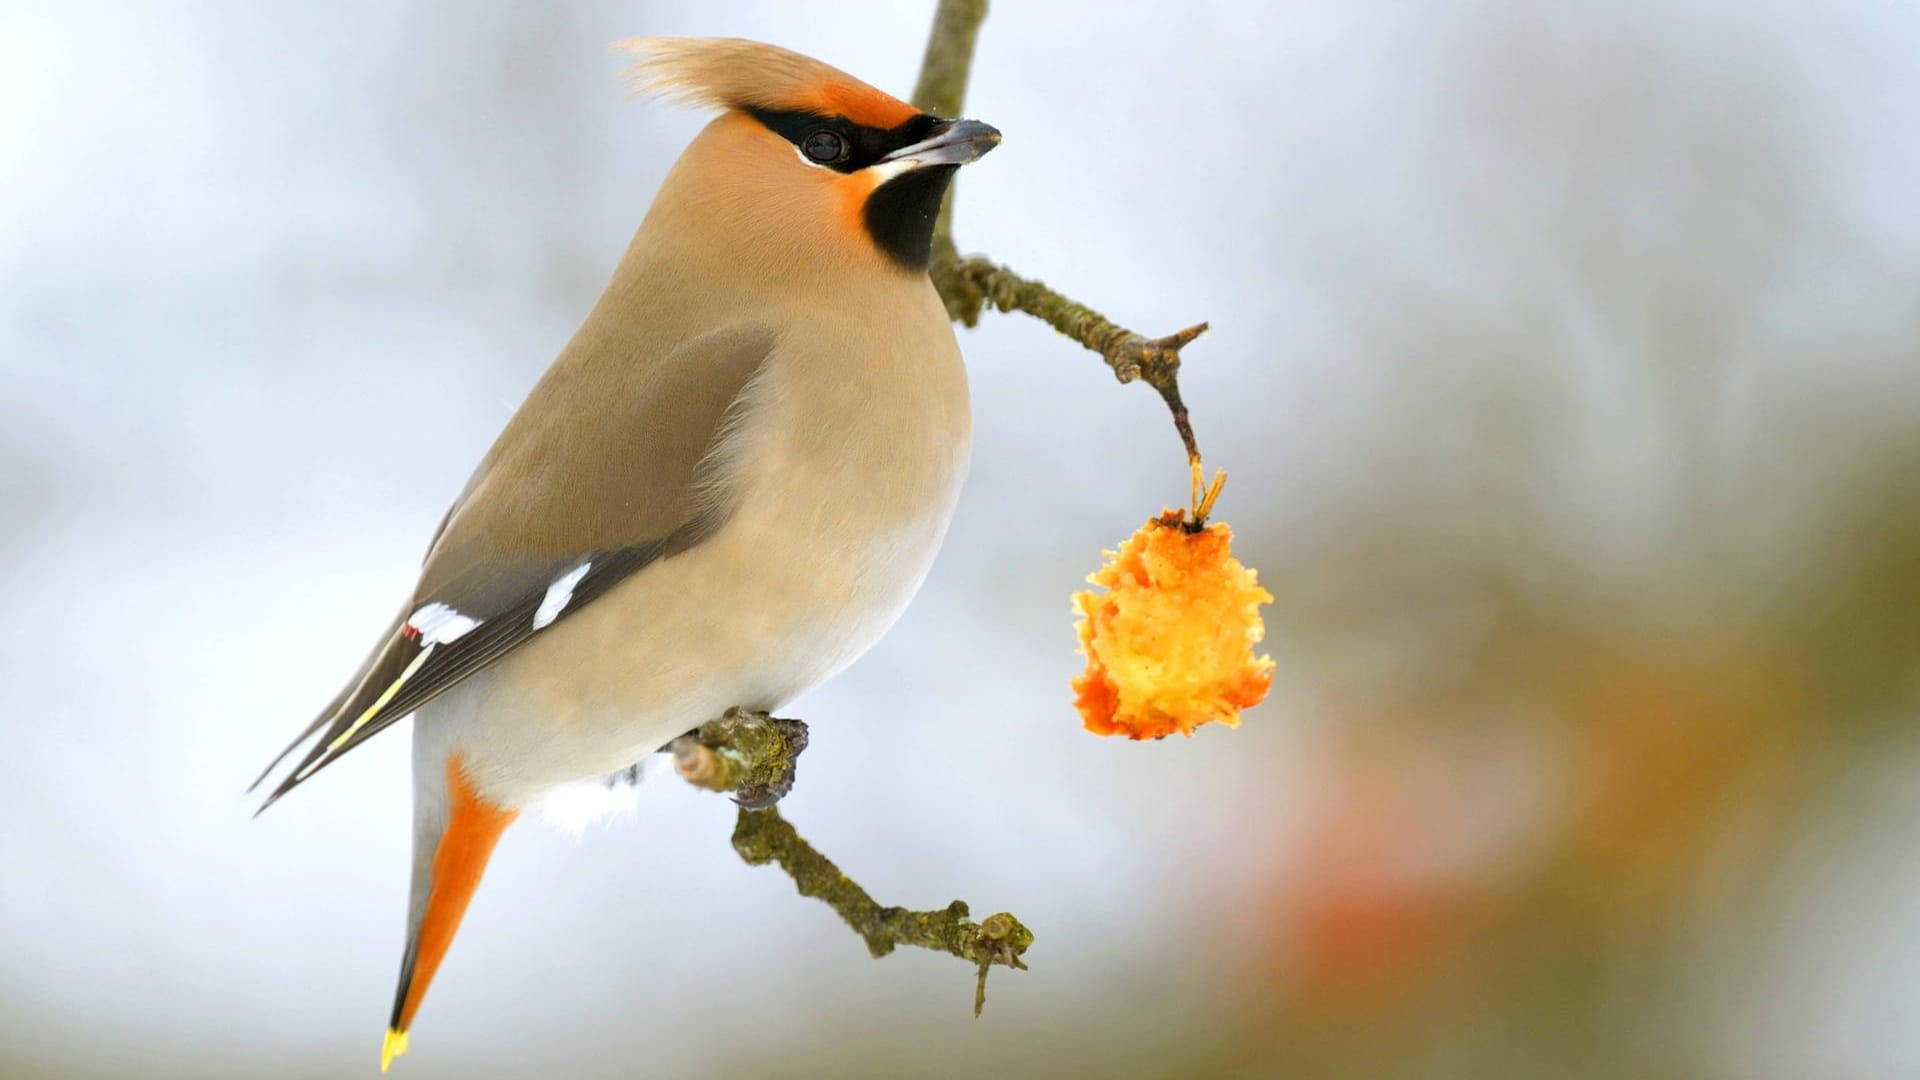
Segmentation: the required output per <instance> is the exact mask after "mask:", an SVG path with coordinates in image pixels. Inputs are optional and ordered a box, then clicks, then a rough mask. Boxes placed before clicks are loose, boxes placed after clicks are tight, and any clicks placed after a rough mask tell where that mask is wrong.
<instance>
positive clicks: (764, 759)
mask: <svg viewBox="0 0 1920 1080" xmlns="http://www.w3.org/2000/svg"><path fill="white" fill-rule="evenodd" d="M806 747H807V725H806V724H804V723H802V722H801V721H798V720H786V719H781V718H778V717H773V716H769V715H767V714H766V713H762V712H749V711H746V710H743V709H737V708H736V709H728V710H727V713H726V715H725V716H723V717H721V718H720V719H718V720H713V721H710V722H708V723H706V724H703V725H701V726H700V728H699V729H698V730H697V731H693V732H689V733H688V734H686V735H682V736H681V737H680V738H678V739H675V740H674V741H673V742H672V743H669V744H668V746H667V749H668V751H669V752H670V753H672V754H673V758H674V765H675V767H676V768H677V769H678V770H679V772H680V775H681V777H682V778H684V779H685V780H686V781H687V782H688V783H690V784H693V785H695V786H697V787H702V788H705V789H707V790H709V791H721V792H731V793H733V794H734V797H735V801H736V802H738V803H739V804H740V810H739V816H738V818H737V819H736V820H735V822H734V826H733V850H734V851H736V852H738V853H739V855H740V857H741V858H742V859H744V860H746V862H747V865H749V866H765V865H767V864H768V863H773V864H776V865H778V866H779V867H780V869H782V870H784V871H786V874H787V876H788V877H790V878H792V879H793V883H794V886H795V887H796V888H798V889H799V890H800V895H802V896H811V897H814V898H816V899H819V900H823V901H825V902H826V904H827V906H828V907H831V908H832V909H833V910H834V913H835V914H837V915H839V916H840V918H841V919H842V920H843V921H844V922H845V923H846V924H847V925H848V926H850V927H852V928H853V932H854V933H856V934H859V935H860V938H861V940H863V941H865V942H866V943H867V951H868V952H869V953H872V954H873V955H874V957H876V958H878V957H882V956H885V955H887V954H888V953H890V952H892V951H893V950H894V949H895V948H896V947H898V946H901V945H912V946H914V947H916V948H922V949H931V950H933V951H935V952H944V953H947V954H949V955H952V956H957V957H959V958H960V959H962V960H965V961H967V962H968V963H970V964H973V965H975V966H976V967H977V968H978V969H979V975H978V978H977V979H976V981H975V983H974V998H973V1014H974V1015H975V1016H978V1015H980V1009H981V1007H982V1006H983V1005H984V1004H985V1003H986V996H987V971H988V970H989V969H990V968H992V967H993V965H995V964H1000V965H1002V966H1005V967H1011V968H1018V969H1020V970H1025V969H1026V966H1027V965H1026V963H1025V962H1024V961H1023V960H1022V959H1021V956H1022V954H1024V953H1025V952H1026V951H1027V947H1028V946H1030V945H1032V944H1033V932H1032V931H1030V930H1028V929H1027V928H1026V926H1025V925H1024V924H1023V923H1021V922H1020V920H1019V919H1017V918H1015V917H1014V916H1013V915H1012V914H1011V913H1009V912H1004V911H1003V912H1000V913H999V914H996V915H989V916H987V917H986V918H985V919H983V920H981V921H980V922H977V923H976V922H974V921H973V920H972V919H971V918H970V917H969V914H970V912H969V909H968V907H967V904H966V902H965V901H962V900H955V901H954V902H953V903H951V904H948V905H947V906H946V907H944V908H939V909H936V910H932V911H912V910H909V909H907V908H901V907H883V906H881V905H880V904H879V903H877V902H875V900H874V899H873V897H872V896H871V895H870V894H869V893H868V892H867V891H866V890H865V889H863V888H861V887H860V885H859V883H858V882H856V881H854V880H853V879H852V878H849V877H848V876H847V875H846V874H844V873H842V872H841V870H840V868H839V867H838V866H836V865H834V863H833V860H831V859H829V858H827V857H826V856H825V855H822V854H820V852H819V851H817V850H816V849H815V848H814V847H813V845H812V844H809V843H807V842H806V840H804V839H802V838H801V836H800V834H799V833H798V832H797V831H795V829H794V827H793V826H792V824H790V823H789V822H788V821H787V819H786V818H784V817H782V816H781V815H780V811H779V810H777V809H775V808H774V806H773V804H774V803H776V802H778V801H779V800H780V799H781V798H782V797H783V796H785V795H786V794H787V792H788V791H789V790H791V789H792V787H793V775H794V763H795V759H797V758H798V757H799V756H800V753H801V751H803V750H805V749H806Z"/></svg>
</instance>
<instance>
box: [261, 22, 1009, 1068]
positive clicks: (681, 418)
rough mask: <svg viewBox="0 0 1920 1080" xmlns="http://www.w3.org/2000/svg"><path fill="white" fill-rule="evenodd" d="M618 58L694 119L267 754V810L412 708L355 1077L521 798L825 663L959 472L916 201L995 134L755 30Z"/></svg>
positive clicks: (944, 336) (910, 577)
mask: <svg viewBox="0 0 1920 1080" xmlns="http://www.w3.org/2000/svg"><path fill="white" fill-rule="evenodd" d="M624 47H625V48H627V49H629V50H631V51H633V52H635V53H637V54H639V56H640V60H639V62H638V63H637V64H636V65H635V67H634V69H633V70H634V74H635V76H636V78H637V80H638V81H639V82H640V84H641V85H642V86H643V87H644V88H646V89H648V90H651V91H654V92H658V93H663V94H666V95H669V96H672V97H675V98H678V99H680V100H682V101H684V102H687V103H690V104H694V105H697V106H703V107H708V108H712V109H717V110H719V111H720V116H719V117H718V118H717V119H715V120H714V121H713V122H712V123H710V124H708V125H707V127H706V128H705V129H704V130H703V131H702V132H701V133H700V134H699V136H698V137H696V138H695V139H694V141H693V143H692V145H690V146H688V147H687V150H686V152H685V153H683V154H682V155H681V156H680V160H679V161H678V162H676V163H675V164H674V166H673V169H672V171H671V172H670V173H669V174H668V175H667V178H666V181H665V182H664V183H663V184H662V185H661V187H660V191H659V194H658V195H656V196H655V197H654V201H653V207H652V209H650V210H649V211H648V212H647V216H646V219H645V220H644V221H643V222H642V223H641V225H640V229H639V231H638V232H637V233H636V234H635V235H634V238H633V242H632V243H631V244H630V245H629V246H628V248H627V251H626V254H625V256H624V257H623V258H622V259H621V260H620V265H619V266H618V268H616V269H615V270H614V274H613V281H612V283H611V284H609V285H608V286H607V289H606V292H605V293H604V294H602V296H601V297H600V300H599V302H598V303H597V304H595V305H594V308H593V310H592V312H591V313H589V314H588V316H587V319H586V322H585V324H584V325H582V326H581V328H580V330H579V332H578V333H577V334H575V335H574V337H573V340H572V341H571V342H569V343H568V344H567V347H566V348H565V349H564V350H562V351H561V353H560V356H559V358H558V359H557V360H555V361H554V363H553V366H552V367H551V368H550V369H549V370H548V371H547V373H546V375H545V376H544V377H543V378H542V379H541V380H540V382H539V384H538V385H537V386H535V387H534V389H533V392H532V393H531V394H529V395H528V397H527V400H526V402H525V403H524V404H522V405H521V406H520V409H519V411H518V412H516V413H515V414H514V416H513V419H512V420H511V421H509V422H508V424H507V427H506V430H505V431H503V432H502V433H501V435H500V437H499V439H498V441H496V442H495V443H494V444H493V448H492V449H491V450H489V451H488V452H487V455H486V457H485V458H483V459H482V460H481V462H480V466H479V468H478V469H476V470H475V471H474V474H473V477H472V479H471V480H469V481H468V483H467V486H466V489H465V490H464V491H462V492H461V493H460V495H459V497H458V498H456V499H455V500H454V502H453V506H452V508H451V509H450V510H449V511H448V512H447V516H446V518H445V520H444V521H442V523H441V525H440V529H439V532H438V533H437V534H436V535H435V536H434V538H433V541H432V543H431V545H430V546H429V548H428V551H427V556H426V562H425V566H424V568H423V570H422V572H421V575H420V583H419V585H418V586H417V587H416V588H415V589H414V591H413V594H412V596H410V597H409V598H408V600H407V602H406V604H405V606H403V607H402V608H401V609H400V613H399V615H398V616H397V617H396V618H395V619H394V621H393V625H392V626H390V627H389V628H388V629H387V631H386V633H385V634H384V635H382V637H381V638H380V641H379V644H378V645H376V646H375V648H374V650H373V653H372V655H370V656H369V657H368V658H367V660H366V661H365V662H364V663H363V664H361V666H360V670H359V671H357V672H356V673H355V674H354V675H353V677H352V678H351V679H350V680H349V681H348V682H347V685H346V688H345V689H343V690H342V691H341V692H340V694H339V696H338V697H336V698H335V699H334V700H333V701H332V703H330V704H329V705H328V706H327V707H326V708H325V709H324V710H322V711H321V713H320V715H319V717H318V718H316V719H315V720H314V721H313V723H312V724H310V725H309V726H308V727H307V730H306V731H304V732H302V733H301V735H300V737H299V738H298V739H296V740H294V743H293V744H292V745H291V746H289V747H287V749H286V750H284V751H282V752H281V755H280V757H279V758H276V759H275V760H274V762H273V764H272V765H269V766H268V769H267V772H268V773H271V772H272V771H273V769H274V768H275V767H277V766H278V765H279V764H280V762H281V761H282V760H284V759H285V758H286V757H287V756H288V754H290V753H291V752H292V751H293V750H294V749H296V748H298V747H299V746H301V745H302V744H303V743H305V741H306V740H307V739H309V738H312V737H313V736H315V735H316V734H317V735H318V740H317V741H316V742H314V743H313V745H312V746H311V747H310V748H309V749H308V750H307V752H306V754H305V756H304V757H302V758H300V759H299V764H298V765H296V766H295V767H294V768H293V770H292V772H290V773H288V774H287V775H286V776H285V778H284V779H282V780H281V782H280V784H279V786H278V787H276V788H275V789H274V790H273V794H272V796H271V797H270V798H268V800H267V804H266V805H272V803H273V802H274V801H275V800H277V799H279V798H280V797H281V796H282V795H285V794H286V793H287V792H288V791H291V790H292V789H293V788H294V787H296V786H298V785H299V784H300V783H301V782H303V781H305V780H307V779H308V778H309V777H311V776H313V775H314V774H315V773H316V772H318V771H319V770H321V769H323V768H325V767H326V766H327V765H328V764H330V763H331V762H333V761H335V760H337V759H338V758H339V757H340V755H342V754H345V753H346V752H348V751H349V750H352V749H353V748H354V747H356V746H358V745H360V744H361V743H362V742H365V741H366V740H367V739H368V738H370V737H371V736H373V735H374V734H375V733H376V732H379V731H380V730H382V729H383V728H386V727H387V726H389V725H390V724H392V723H393V722H394V721H396V720H399V719H400V718H401V717H403V716H406V715H408V714H409V713H412V714H414V715H415V717H416V719H415V722H414V729H413V773H414V788H413V792H414V794H413V799H414V830H413V849H414V854H413V890H412V903H411V905H410V907H409V910H408V913H407V943H406V952H405V953H404V955H403V958H402V961H401V965H400V983H399V988H398V991H397V992H396V994H395V995H394V1003H393V1016H392V1021H391V1024H390V1026H389V1031H388V1034H387V1041H386V1044H385V1047H384V1049H383V1051H382V1055H381V1068H382V1070H384V1069H385V1068H386V1066H387V1064H388V1063H389V1062H390V1061H391V1059H392V1057H393V1056H395V1055H397V1054H400V1053H404V1052H405V1049H406V1039H407V1031H408V1029H409V1028H410V1027H411V1026H412V1025H413V1021H414V1017H415V1015H416V1013H417V1012H418V1011H419V1008H420V1001H421V999H422V998H423V997H424V996H425V994H426V991H427V987H428V985H429V984H430V983H431V982H432V980H433V975H434V971H435V969H437V968H438V967H439V965H440V961H441V959H442V958H443V957H444V956H445V954H446V951H447V946H448V944H449V943H450V942H451V941H452V939H453V935H454V932H455V930H456V929H457V928H458V926H459V924H460V919H461V916H462V915H463V914H464V913H465V911H466V907H467V903H468V901H469V900H470V899H471V898H472V896H473V893H474V889H475V888H476V887H477V886H478V884H479V881H480V876H481V873H482V872H483V870H484V869H485V866H486V863H487V859H488V856H489V855H490V854H491V853H492V850H493V847H494V844H495V842H496V841H497V840H498V839H499V837H500V835H501V833H502V832H503V831H504V830H505V829H506V827H507V826H508V825H509V824H511V823H512V822H513V820H514V819H515V817H516V816H517V815H518V814H519V812H520V811H521V810H522V809H523V808H525V807H527V806H528V805H530V804H532V803H534V802H536V801H538V800H539V799H540V798H541V797H542V795H543V794H545V793H547V792H548V791H550V790H552V789H554V788H555V787H556V786H557V785H562V784H566V783H568V782H571V781H579V780H582V779H587V778H595V777H604V776H608V775H610V774H614V773H617V772H620V771H622V770H624V769H626V768H627V767H629V766H631V765H632V764H634V763H635V762H636V761H639V760H640V759H641V758H643V757H645V756H646V755H648V754H650V753H652V752H653V751H655V750H657V749H659V748H660V747H661V746H662V745H663V744H664V743H665V742H667V741H668V740H670V739H671V738H673V737H674V736H676V735H679V734H680V733H682V732H685V731H687V730H689V729H691V728H694V727H696V726H698V725H699V724H701V723H702V722H704V721H706V720H710V719H713V718H714V717H717V716H719V715H720V714H721V713H722V712H724V711H725V710H726V709H727V708H728V707H730V706H736V705H737V706H742V707H744V708H748V709H762V710H771V709H774V708H777V707H779V706H780V705H782V704H783V703H785V702H787V701H789V700H791V699H792V698H794V697H796V696H797V695H799V694H801V693H803V692H804V691H806V690H807V689H809V688H810V687H813V686H815V685H817V684H818V683H820V682H821V681H822V680H824V679H826V678H828V677H829V676H831V675H833V674H834V673H836V672H838V671H840V670H841V669H842V668H844V667H846V666H847V665H848V664H849V663H851V662H853V660H854V659H855V658H857V657H858V656H860V654H862V653H863V652H865V651H866V650H867V649H868V648H869V647H871V646H872V645H873V644H874V642H875V641H876V640H878V639H879V637H880V635H881V634H882V633H884V632H885V631H886V630H887V628H888V627H889V626H891V625H892V623H893V622H894V620H895V619H896V618H898V617H899V615H900V613H901V611H902V610H903V609H904V608H905V607H906V605H907V602H908V600H909V599H910V598H911V597H912V596H913V594H914V591H915V590H916V589H918V588H919V585H920V582H921V580H922V579H923V578H924V577H925V576H926V573H927V570H928V568H929V566H930V565H931V563H932V561H933V556H934V552H935V550H936V549H937V548H938V547H939V546H940V540H941V537H942V536H943V535H944V534H945V532H946V528H947V521H948V519H949V517H950V516H951V515H952V514H953V509H954V503H955V500H956V498H957V497H958V493H959V490H960V483H961V480H962V478H963V477H964V476H965V474H966V471H967V454H968V445H969V435H970V417H969V411H968V404H967V381H966V373H965V371H964V369H963V367H962V365H961V361H960V350H959V347H958V345H957V343H956V342H955V340H954V335H953V329H952V326H951V323H950V322H949V321H948V317H947V313H946V310H945V308H944V307H943V306H942V305H941V302H940V297H939V296H938V295H937V294H936V293H935V291H934V288H933V285H932V283H931V282H930V281H929V280H928V278H927V274H926V269H927V261H928V257H929V245H930V242H931V238H932V234H933V223H934V217H935V214H936V213H937V211H938V209H939V205H940V199H941V196H942V195H943V194H944V193H945V192H946V190H947V186H948V183H949V181H951V179H952V177H953V174H954V172H955V170H956V169H958V167H959V166H961V165H963V164H966V163H968V162H971V161H974V160H976V159H977V158H979V157H980V156H981V155H983V154H985V153H986V152H987V151H988V150H990V149H992V148H993V146H994V145H995V144H997V143H998V142H999V141H1000V134H999V132H997V131H995V130H994V129H993V128H991V127H988V126H987V125H985V124H981V123H978V122H975V121H972V120H946V119H940V118H937V117H933V116H928V115H926V114H924V113H921V112H919V111H918V110H916V109H915V108H913V106H911V105H908V104H906V103H905V102H903V101H900V100H899V99H897V98H894V97H891V96H889V95H887V94H885V93H882V92H881V91H879V90H876V89H874V88H873V87H871V86H868V85H867V84H866V83H863V82H861V81H860V80H858V79H855V78H853V77H852V76H849V75H847V74H845V73H844V72H841V71H838V70H836V69H834V68H832V67H829V66H827V65H826V64H822V63H820V62H819V61H816V60H811V59H809V58H807V57H804V56H800V55H798V54H796V53H792V52H788V51H787V50H785V49H779V48H775V47H773V46H769V45H761V44H757V43H754V42H749V41H739V40H727V39H700V38H651V39H642V40H638V41H633V42H629V43H626V44H625V45H624ZM262 779H265V774H263V775H262ZM258 782H259V781H256V784H258ZM261 809H263V810H264V809H265V806H263V807H262V808H261Z"/></svg>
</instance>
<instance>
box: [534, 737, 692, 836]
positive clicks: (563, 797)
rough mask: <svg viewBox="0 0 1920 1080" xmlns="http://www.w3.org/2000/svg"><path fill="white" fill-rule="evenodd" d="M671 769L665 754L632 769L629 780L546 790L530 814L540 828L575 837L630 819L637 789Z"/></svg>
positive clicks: (618, 778) (614, 778)
mask: <svg viewBox="0 0 1920 1080" xmlns="http://www.w3.org/2000/svg"><path fill="white" fill-rule="evenodd" d="M672 767H673V765H672V759H671V758H669V757H668V756H667V755H666V754H650V755H648V756H647V757H645V758H643V759H641V761H640V763H639V764H638V765H636V766H634V769H633V774H632V775H631V776H627V775H616V776H611V777H607V778H604V779H598V780H575V781H573V782H572V783H568V784H559V785H557V786H555V787H552V788H549V789H548V790H547V793H546V794H545V795H544V796H542V797H541V799H540V801H539V802H537V803H535V804H534V806H533V810H534V813H536V814H538V815H539V817H540V821H541V823H542V824H544V825H546V826H548V827H549V828H552V829H555V830H557V831H559V832H562V833H565V834H566V835H568V836H573V837H579V836H582V835H584V834H585V833H586V831H587V830H588V829H590V828H592V827H593V826H595V825H599V824H602V823H605V824H612V823H613V822H615V821H618V820H620V819H622V818H626V817H631V816H632V815H633V814H634V812H635V810H636V809H637V808H638V807H639V805H640V785H641V784H643V783H646V782H647V781H649V780H651V779H653V778H654V777H656V776H658V775H660V774H662V773H664V772H666V771H667V770H669V769H671V768H672Z"/></svg>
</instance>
